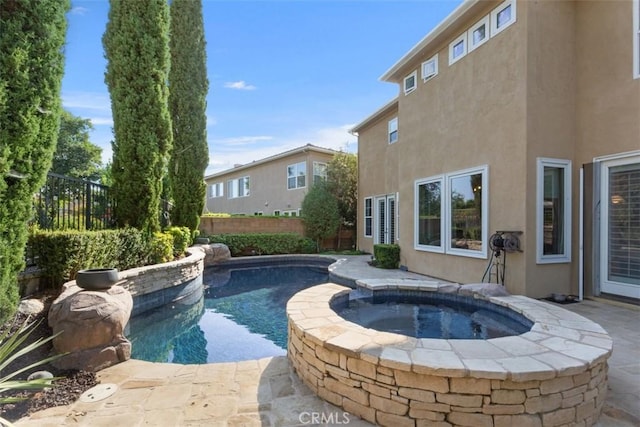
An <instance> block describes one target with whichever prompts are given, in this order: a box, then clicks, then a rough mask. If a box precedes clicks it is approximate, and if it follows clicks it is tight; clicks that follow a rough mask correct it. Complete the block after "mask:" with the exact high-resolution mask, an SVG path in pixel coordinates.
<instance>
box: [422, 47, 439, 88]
mask: <svg viewBox="0 0 640 427" xmlns="http://www.w3.org/2000/svg"><path fill="white" fill-rule="evenodd" d="M431 64H433V70H432V71H426V69H427V67H428V66H430V65H431ZM420 68H421V70H422V81H423V82H426V81H427V80H431V79H432V78H434V77H435V76H437V75H438V54H437V53H436V54H435V55H433V56H432V57H431V58H429V59H427V60H426V61H424V62H423V63H422V67H420Z"/></svg>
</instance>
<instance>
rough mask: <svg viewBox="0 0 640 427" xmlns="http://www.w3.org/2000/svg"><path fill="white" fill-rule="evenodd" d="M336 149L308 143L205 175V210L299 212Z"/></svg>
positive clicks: (267, 213)
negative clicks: (310, 188)
mask: <svg viewBox="0 0 640 427" xmlns="http://www.w3.org/2000/svg"><path fill="white" fill-rule="evenodd" d="M336 153H337V151H334V150H331V149H328V148H322V147H317V146H315V145H311V144H307V145H305V146H302V147H298V148H295V149H293V150H289V151H285V152H283V153H280V154H276V155H274V156H271V157H267V158H264V159H262V160H256V161H253V162H251V163H247V164H245V165H238V166H236V167H234V168H232V169H227V170H225V171H222V172H218V173H215V174H212V175H208V176H205V178H204V180H205V182H206V184H207V194H206V203H205V213H206V212H212V213H229V214H244V215H283V216H299V215H300V212H301V206H302V200H304V196H305V195H306V194H307V190H308V189H309V187H310V186H311V185H312V184H313V182H315V181H316V180H318V179H324V178H326V176H327V174H326V170H327V163H328V162H329V161H331V159H332V158H333V156H334V155H335V154H336Z"/></svg>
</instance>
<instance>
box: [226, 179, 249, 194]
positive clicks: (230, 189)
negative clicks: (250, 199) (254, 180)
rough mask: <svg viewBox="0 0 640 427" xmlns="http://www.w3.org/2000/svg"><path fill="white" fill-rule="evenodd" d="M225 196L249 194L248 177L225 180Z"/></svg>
mask: <svg viewBox="0 0 640 427" xmlns="http://www.w3.org/2000/svg"><path fill="white" fill-rule="evenodd" d="M227 194H228V195H227V197H228V198H229V199H235V198H236V197H247V196H248V195H249V177H248V176H243V177H242V178H237V179H231V180H229V181H227Z"/></svg>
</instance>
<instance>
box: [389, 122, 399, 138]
mask: <svg viewBox="0 0 640 427" xmlns="http://www.w3.org/2000/svg"><path fill="white" fill-rule="evenodd" d="M397 140H398V118H397V117H394V118H393V119H391V120H389V141H388V142H389V144H393V143H394V142H396V141H397Z"/></svg>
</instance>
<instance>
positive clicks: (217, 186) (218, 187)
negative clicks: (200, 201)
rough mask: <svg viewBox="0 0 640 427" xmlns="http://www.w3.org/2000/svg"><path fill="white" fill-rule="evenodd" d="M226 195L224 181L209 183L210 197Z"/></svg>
mask: <svg viewBox="0 0 640 427" xmlns="http://www.w3.org/2000/svg"><path fill="white" fill-rule="evenodd" d="M218 197H224V182H216V183H213V184H211V185H209V198H210V199H215V198H218Z"/></svg>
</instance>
